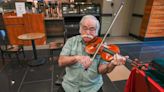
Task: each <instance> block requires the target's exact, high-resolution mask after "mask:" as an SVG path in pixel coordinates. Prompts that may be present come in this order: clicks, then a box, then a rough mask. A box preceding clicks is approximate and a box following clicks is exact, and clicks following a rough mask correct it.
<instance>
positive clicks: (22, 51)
mask: <svg viewBox="0 0 164 92" xmlns="http://www.w3.org/2000/svg"><path fill="white" fill-rule="evenodd" d="M22 53H23V57H24V58H25V57H26V56H25V53H24V50H23V51H22Z"/></svg>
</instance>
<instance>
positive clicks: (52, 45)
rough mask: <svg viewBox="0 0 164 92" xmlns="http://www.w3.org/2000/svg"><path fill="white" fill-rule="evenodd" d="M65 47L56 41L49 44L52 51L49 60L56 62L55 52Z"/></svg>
mask: <svg viewBox="0 0 164 92" xmlns="http://www.w3.org/2000/svg"><path fill="white" fill-rule="evenodd" d="M63 45H64V43H61V42H55V41H53V42H50V43H49V50H50V58H49V60H50V61H51V60H52V61H53V60H54V57H53V55H54V51H55V50H59V49H61V48H62V47H63Z"/></svg>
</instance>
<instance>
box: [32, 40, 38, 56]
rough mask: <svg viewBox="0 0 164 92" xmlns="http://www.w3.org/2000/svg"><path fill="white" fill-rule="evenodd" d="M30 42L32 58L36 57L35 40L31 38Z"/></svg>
mask: <svg viewBox="0 0 164 92" xmlns="http://www.w3.org/2000/svg"><path fill="white" fill-rule="evenodd" d="M31 43H32V49H33V53H34V59H37V52H36V47H35V41H34V40H31Z"/></svg>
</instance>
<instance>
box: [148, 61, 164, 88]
mask: <svg viewBox="0 0 164 92" xmlns="http://www.w3.org/2000/svg"><path fill="white" fill-rule="evenodd" d="M150 67H151V68H149V69H148V70H146V71H145V72H146V74H147V76H149V77H151V78H152V79H153V80H154V81H156V82H157V83H158V84H159V85H161V86H162V87H164V58H156V59H154V60H152V61H151V62H150Z"/></svg>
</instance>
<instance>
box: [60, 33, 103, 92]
mask: <svg viewBox="0 0 164 92" xmlns="http://www.w3.org/2000/svg"><path fill="white" fill-rule="evenodd" d="M84 49H85V44H84V42H83V40H82V38H81V36H80V35H78V36H74V37H72V38H70V39H68V40H67V42H66V44H65V46H64V47H63V49H62V51H61V53H60V55H67V56H73V55H88V54H87V53H86V52H85V50H84ZM100 63H105V61H103V60H102V59H101V58H100V56H99V55H97V56H96V58H95V59H94V60H93V63H92V65H91V66H90V67H89V68H88V69H87V70H84V68H83V66H82V65H81V64H79V63H78V62H77V63H76V64H73V65H71V66H67V67H66V74H65V76H64V78H63V82H62V86H63V88H64V90H65V92H79V91H80V92H97V91H98V90H99V89H100V88H101V86H102V84H103V79H102V75H101V74H99V73H98V65H99V64H100Z"/></svg>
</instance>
